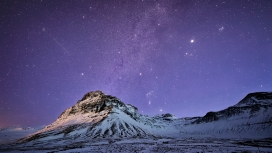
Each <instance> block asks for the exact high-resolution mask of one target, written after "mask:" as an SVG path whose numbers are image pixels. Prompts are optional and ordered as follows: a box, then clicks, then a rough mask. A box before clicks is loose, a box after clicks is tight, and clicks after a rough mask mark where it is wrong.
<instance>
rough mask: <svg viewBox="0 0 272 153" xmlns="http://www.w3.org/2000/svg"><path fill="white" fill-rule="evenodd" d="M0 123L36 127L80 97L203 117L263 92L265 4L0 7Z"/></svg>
mask: <svg viewBox="0 0 272 153" xmlns="http://www.w3.org/2000/svg"><path fill="white" fill-rule="evenodd" d="M0 12H1V13H0V38H1V42H0V51H1V54H0V61H1V63H0V69H1V73H0V93H1V96H0V127H1V126H10V125H23V126H33V125H43V124H49V123H51V122H53V121H54V120H55V119H56V118H57V117H58V116H59V115H60V113H61V112H62V111H63V110H64V109H66V108H68V107H71V106H72V105H74V104H75V103H76V102H77V101H78V100H79V99H81V98H82V96H83V95H84V94H85V93H86V92H89V91H94V90H101V91H103V92H104V93H106V94H110V95H114V96H116V97H118V98H120V99H121V100H122V101H123V102H124V103H130V104H132V105H134V106H136V107H138V109H139V112H140V113H142V114H148V115H156V114H159V113H172V114H174V115H176V116H178V117H190V116H202V115H205V113H206V112H208V111H218V110H221V109H224V108H226V107H229V106H231V105H234V104H236V103H237V102H238V101H239V100H241V99H242V98H243V97H244V96H246V94H248V93H250V92H256V91H272V60H271V59H272V30H271V29H272V16H271V14H272V4H271V2H270V1H266V0H261V1H254V0H251V1H246V0H243V1H220V0H218V1H215V0H210V1H208V0H205V1H196V0H192V1H174V0H173V1H145V0H143V1H130V0H129V1H112V0H111V1H61V0H60V1H45V0H43V1H34V2H33V1H15V0H13V1H9V0H4V1H1V2H0Z"/></svg>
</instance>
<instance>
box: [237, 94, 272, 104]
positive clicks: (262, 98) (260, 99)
mask: <svg viewBox="0 0 272 153" xmlns="http://www.w3.org/2000/svg"><path fill="white" fill-rule="evenodd" d="M255 104H260V105H271V104H272V92H254V93H249V94H248V95H247V96H246V97H245V98H243V99H242V100H241V101H240V102H239V103H238V104H236V105H235V106H239V107H241V106H251V105H255Z"/></svg>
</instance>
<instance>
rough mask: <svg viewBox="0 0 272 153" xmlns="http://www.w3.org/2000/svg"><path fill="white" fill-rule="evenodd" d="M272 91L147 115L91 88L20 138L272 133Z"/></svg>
mask: <svg viewBox="0 0 272 153" xmlns="http://www.w3.org/2000/svg"><path fill="white" fill-rule="evenodd" d="M271 95H272V92H256V93H250V94H248V95H247V96H245V98H243V99H242V100H241V101H240V102H238V103H237V104H236V105H233V106H230V107H228V108H226V109H223V110H221V111H217V112H208V113H207V114H206V115H204V116H203V117H185V118H177V117H175V116H174V115H172V114H169V113H167V114H161V115H156V116H153V117H151V116H147V115H142V114H140V113H138V109H137V107H135V106H132V105H130V104H125V103H123V102H122V101H121V100H119V99H118V98H116V97H114V96H111V95H106V94H104V93H103V92H102V91H93V92H88V93H86V94H85V95H84V96H83V98H82V99H81V100H79V101H78V102H77V103H76V104H75V105H74V106H72V107H70V108H67V109H66V110H65V111H63V112H62V113H61V115H60V116H59V117H58V118H57V119H56V121H54V122H53V123H52V124H50V125H48V126H46V127H44V128H43V129H42V130H40V131H38V132H36V133H34V134H32V135H30V136H27V137H25V138H22V139H20V140H19V141H17V142H18V143H23V142H30V141H47V140H51V139H55V140H63V139H86V138H91V139H94V138H128V137H139V138H147V137H190V136H194V135H202V136H205V137H210V136H217V137H237V134H239V137H241V135H242V137H265V136H268V137H272V124H271V122H272V113H271V112H272V96H271Z"/></svg>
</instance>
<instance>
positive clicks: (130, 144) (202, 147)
mask: <svg viewBox="0 0 272 153" xmlns="http://www.w3.org/2000/svg"><path fill="white" fill-rule="evenodd" d="M271 144H272V139H262V140H255V141H252V140H247V139H244V140H241V139H214V138H186V139H171V138H149V139H142V138H133V139H93V140H87V139H86V140H85V141H76V140H75V141H72V140H70V141H60V142H56V141H53V142H49V141H47V142H46V143H42V142H35V143H32V144H30V143H29V144H21V145H14V146H6V149H5V148H1V149H0V152H25V153H30V152H31V153H32V152H62V153H64V152H110V153H118V152H120V153H121V152H125V153H127V152H139V153H150V152H168V153H177V152H214V153H217V152H222V153H231V152H236V153H245V152H247V153H255V152H256V153H257V152H258V153H259V152H272V145H271Z"/></svg>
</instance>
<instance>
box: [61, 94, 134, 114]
mask: <svg viewBox="0 0 272 153" xmlns="http://www.w3.org/2000/svg"><path fill="white" fill-rule="evenodd" d="M113 107H118V108H119V107H124V108H126V107H132V108H134V109H135V110H136V111H137V110H138V109H137V108H136V107H134V106H132V105H125V104H124V103H123V102H121V101H120V100H119V99H118V98H116V97H113V96H110V95H105V94H104V93H103V92H102V91H93V92H89V93H87V94H85V95H84V96H83V98H82V99H81V100H80V101H78V102H77V103H76V105H74V106H72V107H71V108H68V109H66V110H65V111H64V112H63V113H62V114H61V115H60V116H59V118H62V117H67V116H69V115H75V114H86V113H89V112H94V113H98V112H101V111H103V110H109V111H110V110H111V109H112V108H113ZM127 112H128V113H129V111H127ZM131 115H132V114H131Z"/></svg>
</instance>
